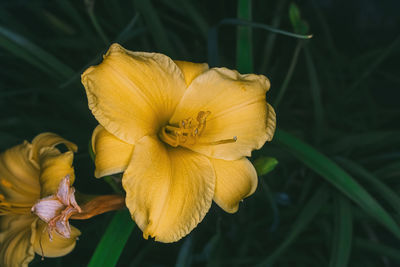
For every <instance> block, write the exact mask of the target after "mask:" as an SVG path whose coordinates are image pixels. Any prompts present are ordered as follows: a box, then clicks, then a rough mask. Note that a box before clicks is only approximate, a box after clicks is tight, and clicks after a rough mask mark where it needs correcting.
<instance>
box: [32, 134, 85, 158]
mask: <svg viewBox="0 0 400 267" xmlns="http://www.w3.org/2000/svg"><path fill="white" fill-rule="evenodd" d="M60 144H64V145H65V146H66V147H67V148H68V149H69V150H70V151H73V152H77V151H78V146H77V145H75V144H74V143H72V142H70V141H68V140H66V139H64V138H62V137H61V136H59V135H57V134H54V133H42V134H39V135H37V136H36V137H35V138H34V139H33V140H32V151H31V155H30V156H31V159H32V160H33V162H34V163H37V162H38V157H39V153H40V150H41V149H42V148H45V147H50V148H54V147H55V146H57V145H60ZM37 164H38V163H37ZM37 166H38V165H37Z"/></svg>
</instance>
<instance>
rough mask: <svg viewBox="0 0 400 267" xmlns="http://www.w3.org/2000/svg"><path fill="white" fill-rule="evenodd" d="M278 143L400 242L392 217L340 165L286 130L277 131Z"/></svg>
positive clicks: (397, 227)
mask: <svg viewBox="0 0 400 267" xmlns="http://www.w3.org/2000/svg"><path fill="white" fill-rule="evenodd" d="M274 141H275V142H276V143H278V144H279V145H280V146H282V147H285V148H286V149H288V150H289V151H290V152H291V153H292V154H293V155H294V156H295V157H297V158H298V159H299V160H300V161H302V162H303V163H304V164H305V165H307V166H308V167H309V168H311V169H312V170H314V171H315V172H316V173H318V174H319V175H321V176H322V177H323V178H325V179H326V180H327V181H328V182H330V183H332V184H333V185H334V186H335V187H336V188H337V189H338V190H340V191H341V192H342V193H343V194H345V195H346V196H347V197H349V198H350V199H351V200H353V201H354V202H355V203H356V204H357V205H359V206H360V207H361V208H362V209H363V210H364V211H365V213H367V214H368V215H369V216H371V217H372V218H374V219H375V220H376V221H378V222H380V223H381V224H382V225H383V226H385V227H386V228H387V229H388V230H389V231H391V232H392V233H393V234H394V235H395V236H396V237H397V238H399V239H400V228H399V226H398V224H397V223H396V222H395V220H394V219H393V218H392V216H390V214H389V213H388V212H387V211H386V210H385V209H384V208H383V207H382V206H381V205H380V204H379V203H378V202H377V201H376V200H375V199H374V198H373V197H372V196H371V195H370V194H369V193H368V192H367V191H366V190H365V189H364V188H363V187H362V186H361V185H360V184H358V183H357V182H356V181H355V180H354V179H353V178H352V177H351V176H350V175H349V174H348V173H347V172H345V171H344V170H343V169H342V168H340V167H339V166H338V165H337V164H336V163H334V162H333V161H332V160H330V159H329V158H328V157H326V156H325V155H323V154H321V153H320V152H318V151H317V150H315V149H314V148H313V147H311V146H310V145H308V144H306V143H304V142H303V141H301V140H300V139H297V138H296V137H294V136H292V135H291V134H289V133H286V132H284V131H282V130H277V131H276V133H275V138H274Z"/></svg>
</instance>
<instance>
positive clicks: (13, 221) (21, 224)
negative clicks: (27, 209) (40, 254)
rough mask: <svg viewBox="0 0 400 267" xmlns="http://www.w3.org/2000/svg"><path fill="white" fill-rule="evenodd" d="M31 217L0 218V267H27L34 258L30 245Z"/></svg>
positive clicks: (13, 216)
mask: <svg viewBox="0 0 400 267" xmlns="http://www.w3.org/2000/svg"><path fill="white" fill-rule="evenodd" d="M33 222H34V217H33V216H32V215H30V214H29V215H7V216H1V217H0V266H7V267H27V266H28V264H29V262H31V261H32V260H33V258H34V255H35V254H34V250H33V247H32V244H31V238H32V236H31V225H32V223H33Z"/></svg>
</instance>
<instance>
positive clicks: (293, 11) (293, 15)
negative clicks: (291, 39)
mask: <svg viewBox="0 0 400 267" xmlns="http://www.w3.org/2000/svg"><path fill="white" fill-rule="evenodd" d="M289 19H290V22H291V23H292V26H293V28H294V32H295V33H299V34H306V33H307V32H308V24H307V22H305V21H304V20H302V19H301V15H300V10H299V8H298V7H297V5H296V4H295V3H290V5H289Z"/></svg>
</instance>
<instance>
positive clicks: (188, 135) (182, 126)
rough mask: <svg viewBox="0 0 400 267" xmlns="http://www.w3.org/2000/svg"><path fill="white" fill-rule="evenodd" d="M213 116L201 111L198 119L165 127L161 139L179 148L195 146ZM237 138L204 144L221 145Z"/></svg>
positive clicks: (188, 119) (185, 120) (182, 121)
mask: <svg viewBox="0 0 400 267" xmlns="http://www.w3.org/2000/svg"><path fill="white" fill-rule="evenodd" d="M210 114H211V112H210V111H200V112H199V113H197V117H196V119H194V118H191V117H190V118H187V119H184V120H181V121H180V122H179V126H173V125H165V126H164V127H163V128H162V129H161V131H160V133H159V137H160V138H161V140H163V141H164V142H165V143H167V144H169V145H171V146H173V147H177V146H179V145H183V144H184V145H194V144H196V143H197V142H198V139H199V137H200V136H201V134H202V133H203V132H204V130H205V128H206V120H207V117H208V116H209V115H210ZM236 140H237V138H236V136H234V137H233V138H232V139H224V140H219V141H215V142H208V143H204V144H205V145H219V144H227V143H234V142H236Z"/></svg>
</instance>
